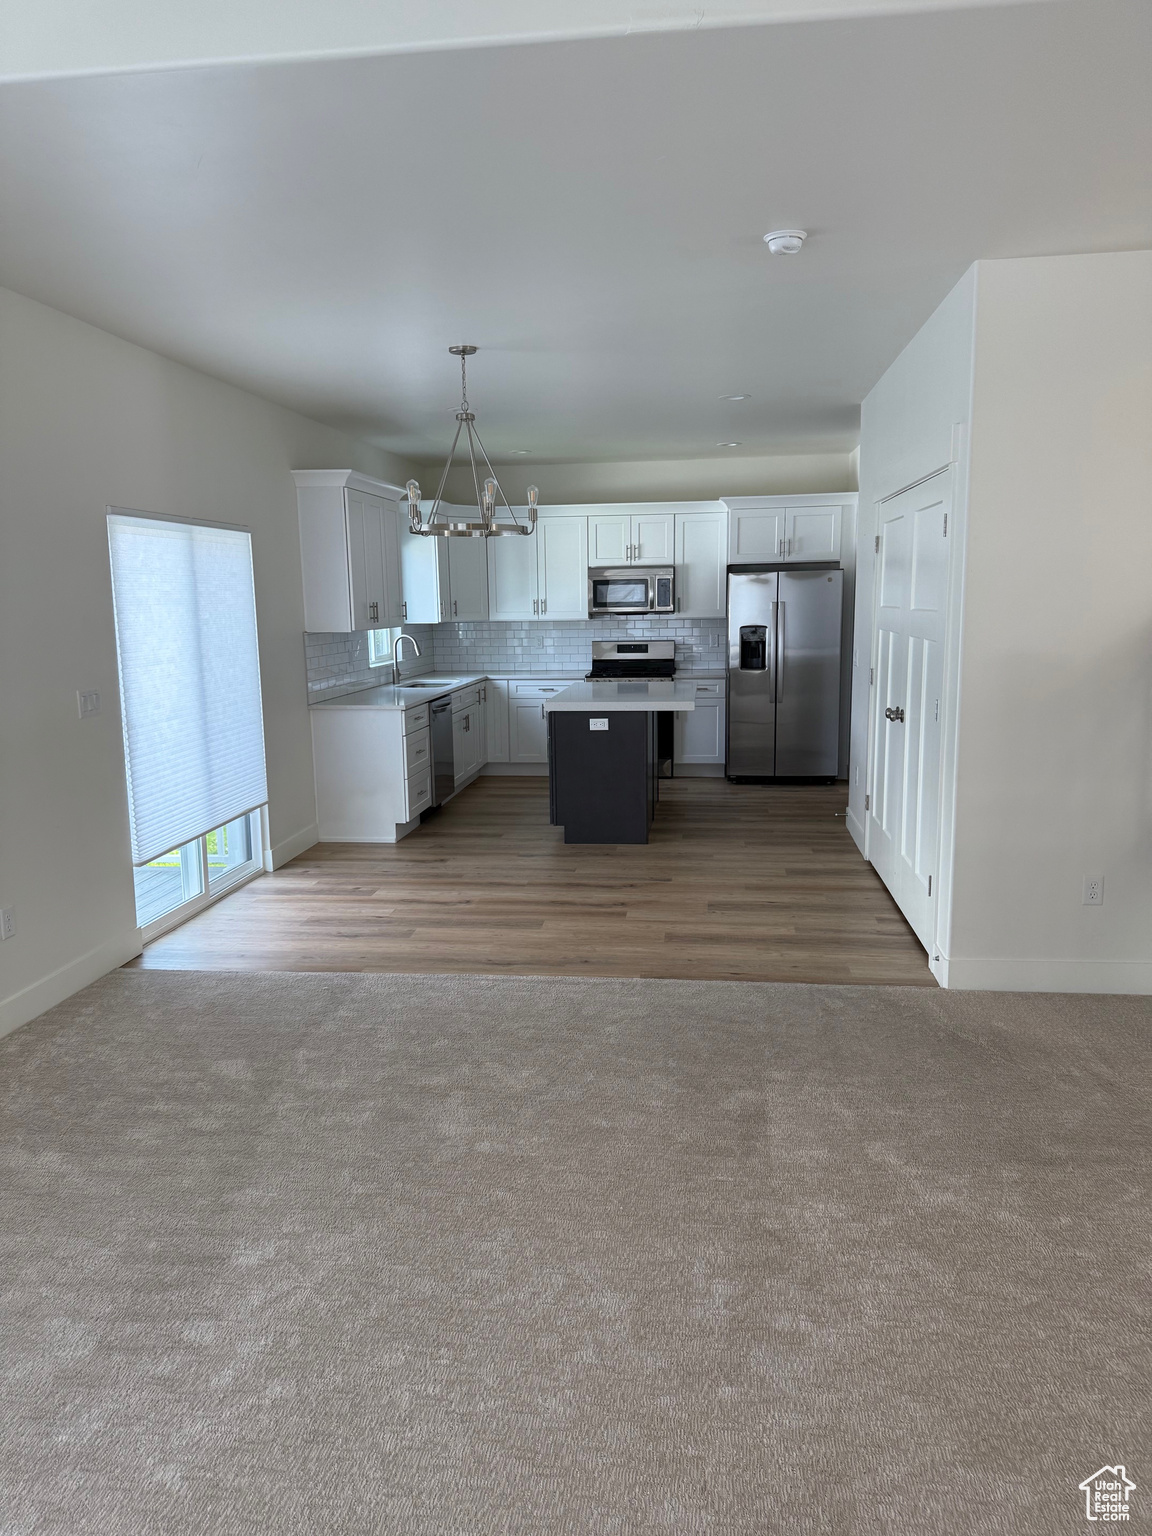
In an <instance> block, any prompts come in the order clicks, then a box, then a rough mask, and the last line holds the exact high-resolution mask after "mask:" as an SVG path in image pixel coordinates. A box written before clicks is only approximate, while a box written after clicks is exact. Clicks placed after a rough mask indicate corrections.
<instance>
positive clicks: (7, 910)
mask: <svg viewBox="0 0 1152 1536" xmlns="http://www.w3.org/2000/svg"><path fill="white" fill-rule="evenodd" d="M15 936H16V908H15V907H3V908H0V939H11V938H15Z"/></svg>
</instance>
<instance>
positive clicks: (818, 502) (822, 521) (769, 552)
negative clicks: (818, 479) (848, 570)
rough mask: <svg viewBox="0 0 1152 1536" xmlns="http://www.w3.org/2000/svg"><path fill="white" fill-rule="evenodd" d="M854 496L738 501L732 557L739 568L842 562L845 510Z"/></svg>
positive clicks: (733, 509)
mask: <svg viewBox="0 0 1152 1536" xmlns="http://www.w3.org/2000/svg"><path fill="white" fill-rule="evenodd" d="M854 502H855V497H854V496H853V495H852V494H851V493H847V494H845V495H844V496H843V497H837V496H738V497H734V498H732V499H731V500H728V501H727V502H726V505H727V507H728V509H729V514H730V523H729V536H728V558H729V561H730V562H731V563H732V564H733V565H741V564H756V563H758V562H760V561H765V562H776V561H782V562H784V563H788V562H790V561H796V560H836V561H838V560H839V559H840V546H841V537H842V530H843V524H844V509H845V507H851V506H852V505H853V504H854Z"/></svg>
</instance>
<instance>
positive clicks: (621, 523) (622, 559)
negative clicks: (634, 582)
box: [588, 513, 632, 565]
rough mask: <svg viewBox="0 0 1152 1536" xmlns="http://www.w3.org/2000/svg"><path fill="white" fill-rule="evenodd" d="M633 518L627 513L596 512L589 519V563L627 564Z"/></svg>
mask: <svg viewBox="0 0 1152 1536" xmlns="http://www.w3.org/2000/svg"><path fill="white" fill-rule="evenodd" d="M631 541H632V519H631V518H630V517H629V516H628V515H627V514H626V513H594V514H593V515H592V516H590V517H589V519H588V564H589V565H627V564H628V546H629V544H630V543H631Z"/></svg>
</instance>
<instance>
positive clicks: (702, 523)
mask: <svg viewBox="0 0 1152 1536" xmlns="http://www.w3.org/2000/svg"><path fill="white" fill-rule="evenodd" d="M727 565H728V514H727V512H723V511H719V512H706V511H701V512H677V514H676V612H677V613H678V614H681V615H683V616H684V617H685V618H690V619H722V618H723V617H724V614H725V612H726V604H727V599H728V572H727Z"/></svg>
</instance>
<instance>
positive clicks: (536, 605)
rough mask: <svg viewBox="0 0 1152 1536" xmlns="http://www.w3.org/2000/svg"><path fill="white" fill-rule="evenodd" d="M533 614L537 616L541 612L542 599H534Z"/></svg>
mask: <svg viewBox="0 0 1152 1536" xmlns="http://www.w3.org/2000/svg"><path fill="white" fill-rule="evenodd" d="M532 612H533V613H536V614H538V613H539V612H540V599H539V598H538V597H534V598H533V599H532Z"/></svg>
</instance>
